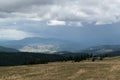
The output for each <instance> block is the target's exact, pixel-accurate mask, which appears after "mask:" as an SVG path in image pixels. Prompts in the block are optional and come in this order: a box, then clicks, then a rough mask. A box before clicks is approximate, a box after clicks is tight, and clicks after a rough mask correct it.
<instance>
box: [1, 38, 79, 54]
mask: <svg viewBox="0 0 120 80" xmlns="http://www.w3.org/2000/svg"><path fill="white" fill-rule="evenodd" d="M0 45H3V46H6V47H10V48H14V49H18V50H20V51H22V52H48V53H54V52H58V51H80V48H81V47H80V45H78V43H75V42H71V41H67V40H61V39H54V38H39V37H32V38H25V39H22V40H14V41H7V42H2V43H0Z"/></svg>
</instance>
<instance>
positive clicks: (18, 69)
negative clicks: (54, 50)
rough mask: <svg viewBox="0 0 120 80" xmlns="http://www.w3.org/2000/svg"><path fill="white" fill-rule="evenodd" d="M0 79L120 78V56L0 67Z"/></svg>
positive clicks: (67, 79)
mask: <svg viewBox="0 0 120 80" xmlns="http://www.w3.org/2000/svg"><path fill="white" fill-rule="evenodd" d="M0 80H120V57H115V58H106V59H105V60H103V61H97V62H89V61H84V62H79V63H72V62H62V63H49V64H40V65H27V66H14V67H0Z"/></svg>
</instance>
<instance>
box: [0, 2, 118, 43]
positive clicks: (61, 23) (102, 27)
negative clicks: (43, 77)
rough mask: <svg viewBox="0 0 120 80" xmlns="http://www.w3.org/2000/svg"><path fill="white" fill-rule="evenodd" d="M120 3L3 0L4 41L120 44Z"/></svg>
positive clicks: (1, 30) (0, 15) (1, 29)
mask: <svg viewBox="0 0 120 80" xmlns="http://www.w3.org/2000/svg"><path fill="white" fill-rule="evenodd" d="M119 8H120V0H103V1H101V0H0V40H19V39H23V38H27V37H47V38H48V37H50V38H51V37H53V38H60V39H65V40H71V41H75V42H79V43H86V44H87V43H88V44H92V43H96V44H104V43H119V40H120V38H119V35H120V31H119V30H120V26H119V25H120V9H119Z"/></svg>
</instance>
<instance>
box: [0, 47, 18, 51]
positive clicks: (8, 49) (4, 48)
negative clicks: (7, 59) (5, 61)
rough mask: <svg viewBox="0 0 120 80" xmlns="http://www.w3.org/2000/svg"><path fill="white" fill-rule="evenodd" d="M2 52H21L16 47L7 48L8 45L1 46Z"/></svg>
mask: <svg viewBox="0 0 120 80" xmlns="http://www.w3.org/2000/svg"><path fill="white" fill-rule="evenodd" d="M0 52H19V51H18V50H16V49H12V48H6V47H2V46H0Z"/></svg>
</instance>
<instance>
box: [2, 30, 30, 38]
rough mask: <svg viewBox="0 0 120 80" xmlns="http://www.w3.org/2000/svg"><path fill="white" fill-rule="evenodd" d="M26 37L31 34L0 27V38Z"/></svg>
mask: <svg viewBox="0 0 120 80" xmlns="http://www.w3.org/2000/svg"><path fill="white" fill-rule="evenodd" d="M26 37H32V34H30V33H26V32H23V31H19V30H15V29H0V39H2V40H4V39H7V40H19V39H23V38H26Z"/></svg>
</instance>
